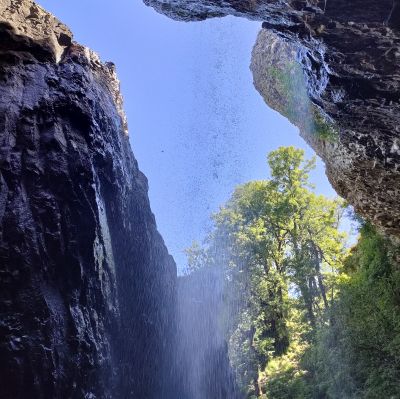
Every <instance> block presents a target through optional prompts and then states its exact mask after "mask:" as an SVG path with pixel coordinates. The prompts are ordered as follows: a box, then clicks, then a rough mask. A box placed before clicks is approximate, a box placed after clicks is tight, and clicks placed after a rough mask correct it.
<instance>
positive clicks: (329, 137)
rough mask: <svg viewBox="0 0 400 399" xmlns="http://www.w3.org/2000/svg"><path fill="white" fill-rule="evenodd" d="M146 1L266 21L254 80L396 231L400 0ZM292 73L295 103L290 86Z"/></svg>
mask: <svg viewBox="0 0 400 399" xmlns="http://www.w3.org/2000/svg"><path fill="white" fill-rule="evenodd" d="M144 1H145V3H146V4H148V5H150V6H152V7H154V8H155V9H156V10H157V11H159V12H161V13H164V14H166V15H167V16H169V17H171V18H174V19H178V20H184V21H189V20H203V19H206V18H210V17H221V16H225V15H235V16H240V17H246V18H249V19H253V20H260V21H264V22H263V27H264V29H265V31H263V32H261V33H260V35H259V37H258V40H257V43H256V46H255V48H254V51H253V61H252V70H253V74H254V81H255V85H256V88H257V89H258V90H259V91H260V93H261V94H262V96H263V97H264V99H265V100H266V102H267V103H268V104H269V105H271V106H272V107H273V108H275V109H277V110H278V111H279V112H282V113H283V114H284V115H285V116H287V117H288V118H289V119H290V120H291V121H292V122H293V123H295V124H297V125H298V126H299V128H300V130H301V132H302V135H303V137H304V138H305V139H306V140H307V141H308V142H309V144H310V145H311V146H312V147H313V148H314V149H315V150H316V152H317V153H318V154H319V155H320V156H321V157H322V159H323V160H324V161H325V164H326V173H327V176H328V178H329V180H330V182H331V183H332V185H333V187H334V188H335V189H336V190H337V192H338V193H339V194H340V195H342V196H343V197H344V198H346V199H347V200H348V201H349V203H351V204H352V205H354V207H355V209H356V210H357V211H358V212H359V213H360V214H361V215H363V216H364V217H366V218H367V219H369V220H371V221H372V222H373V223H374V224H375V225H376V226H378V227H379V228H380V229H381V230H383V231H384V232H385V233H386V234H388V235H390V236H391V237H395V238H398V237H399V236H400V172H399V165H400V112H399V111H400V102H399V100H400V94H399V93H400V91H399V85H400V74H399V68H398V63H399V60H400V47H399V46H400V30H399V29H400V2H399V1H398V0H381V1H376V0H353V1H348V0H270V1H267V0H242V1H234V0H144ZM286 63H288V65H289V66H290V68H288V65H287V64H286ZM296 65H298V66H299V67H297V66H296ZM282 68H283V69H282ZM294 75H295V84H296V85H297V87H300V86H301V88H300V93H298V92H297V91H296V92H295V96H297V97H296V99H297V100H301V103H300V104H297V103H296V104H295V101H294V100H293V96H292V93H290V90H293V89H294V87H293V85H292V83H289V78H288V77H290V76H292V77H293V76H294ZM300 96H301V99H300ZM288 102H289V105H290V106H288V104H287V103H288ZM305 109H307V110H308V111H307V112H308V114H307V116H306V121H304V120H302V118H301V115H303V113H302V112H303V111H304V110H305ZM310 124H311V125H312V126H311V127H310ZM306 125H307V126H306Z"/></svg>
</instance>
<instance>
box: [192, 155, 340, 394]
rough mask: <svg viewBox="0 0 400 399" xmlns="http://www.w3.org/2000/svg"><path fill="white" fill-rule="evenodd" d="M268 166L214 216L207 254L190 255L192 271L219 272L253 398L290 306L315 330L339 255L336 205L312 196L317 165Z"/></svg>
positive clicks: (282, 159)
mask: <svg viewBox="0 0 400 399" xmlns="http://www.w3.org/2000/svg"><path fill="white" fill-rule="evenodd" d="M268 164H269V167H270V170H271V178H270V179H269V180H262V181H253V182H249V183H247V184H244V185H242V186H239V187H238V188H236V190H235V191H234V193H233V195H232V197H231V199H230V200H229V201H228V202H227V203H226V204H225V206H223V207H222V208H221V209H220V211H219V212H218V213H217V214H215V215H214V216H213V220H214V229H213V231H212V232H211V234H210V236H209V237H208V238H207V240H206V244H205V247H204V248H203V249H201V250H200V249H199V248H193V249H192V250H191V251H190V254H191V259H190V262H191V264H192V265H196V267H198V265H199V264H203V266H209V267H210V266H212V267H222V268H224V270H225V274H226V285H227V289H226V299H227V307H226V308H227V317H226V320H227V326H226V329H227V335H228V336H229V339H230V352H231V359H232V361H233V363H234V366H235V368H236V370H237V371H238V379H239V380H240V383H241V385H242V387H243V389H244V391H246V392H247V393H248V395H255V396H256V397H258V396H260V395H261V393H262V392H261V391H262V387H261V385H260V381H259V374H260V372H261V371H262V370H263V369H264V368H265V366H266V365H267V363H268V361H270V360H271V359H272V358H273V357H276V356H280V355H282V354H284V353H285V352H286V351H287V349H288V347H289V345H290V341H291V337H290V328H289V327H288V320H289V318H290V306H289V305H290V303H292V302H293V301H295V302H296V304H297V305H298V307H299V309H300V313H302V314H303V313H304V322H305V323H306V324H307V325H309V326H310V329H311V330H314V329H315V327H316V326H317V324H319V323H321V322H323V318H324V314H325V311H326V310H327V309H328V308H329V307H330V304H331V302H332V301H333V298H334V296H335V292H336V288H335V277H336V276H337V273H338V270H339V269H340V265H341V264H342V260H343V257H344V255H345V247H344V236H343V234H341V233H340V232H339V231H338V226H339V222H340V218H341V215H342V202H341V201H340V200H338V199H335V200H330V199H327V198H325V197H323V196H317V195H316V194H315V193H314V192H313V191H312V186H311V184H310V182H309V172H310V171H311V170H312V169H313V168H314V166H315V159H311V160H305V159H304V152H303V151H302V150H299V149H295V148H294V147H280V148H279V149H277V150H276V151H273V152H271V153H270V154H269V155H268ZM193 254H194V255H195V256H193ZM238 293H239V295H238Z"/></svg>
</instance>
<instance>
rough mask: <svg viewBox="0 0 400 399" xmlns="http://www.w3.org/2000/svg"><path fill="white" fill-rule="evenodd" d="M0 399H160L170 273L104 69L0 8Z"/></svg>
mask: <svg viewBox="0 0 400 399" xmlns="http://www.w3.org/2000/svg"><path fill="white" fill-rule="evenodd" d="M0 92H1V96H0V276H1V278H0V314H1V315H0V359H1V361H0V397H1V398H2V399H6V398H7V399H21V398H24V399H28V398H29V399H35V398H41V399H45V398H46V399H47V398H48V399H57V398H60V399H61V398H62V399H65V398H77V399H82V398H87V399H89V398H90V399H94V398H149V399H151V398H160V392H163V389H167V388H166V381H167V377H166V375H165V373H164V371H165V367H164V366H165V365H166V363H167V361H169V355H170V354H169V350H170V346H171V339H172V338H171V336H170V335H172V331H173V328H172V325H173V317H174V316H173V311H174V301H175V282H176V270H175V265H174V262H173V260H172V258H171V257H170V256H169V255H168V253H167V250H166V248H165V246H164V243H163V240H162V238H161V237H160V235H159V234H158V232H157V230H156V224H155V220H154V216H153V215H152V213H151V211H150V206H149V200H148V197H147V190H148V187H147V181H146V178H145V176H144V175H143V174H142V173H141V172H140V171H139V169H138V165H137V162H136V160H135V158H134V156H133V154H132V151H131V148H130V145H129V139H128V135H127V124H126V121H125V116H124V114H123V111H122V99H121V96H120V93H119V84H118V80H117V78H116V75H115V70H114V66H113V65H112V64H111V63H106V64H103V63H101V62H100V60H99V59H98V57H97V56H96V55H95V54H94V53H93V52H91V51H90V50H88V49H87V48H84V47H82V46H80V45H79V44H77V43H75V42H74V41H73V38H72V34H71V32H70V31H69V29H68V28H67V27H65V26H64V25H63V24H62V23H60V22H59V21H57V19H55V18H54V17H53V16H52V15H50V14H48V13H47V12H45V11H44V10H43V9H42V8H40V7H38V6H37V5H35V4H34V3H33V2H32V1H30V0H0Z"/></svg>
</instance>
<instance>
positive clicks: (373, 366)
mask: <svg viewBox="0 0 400 399" xmlns="http://www.w3.org/2000/svg"><path fill="white" fill-rule="evenodd" d="M397 256H398V252H397V250H396V248H395V247H394V246H393V244H391V243H390V242H389V241H388V240H386V239H384V238H382V237H381V236H380V235H379V234H378V233H377V232H376V231H375V230H374V229H373V228H372V227H371V226H370V225H368V224H365V225H364V226H363V227H362V229H361V235H360V240H359V242H358V244H357V246H356V247H355V248H353V250H352V252H351V254H350V255H349V257H348V258H347V259H346V261H345V267H344V269H345V271H346V272H347V273H349V279H348V280H347V282H343V283H342V284H341V286H340V295H339V296H338V299H337V301H336V303H335V306H334V308H333V309H332V317H333V322H332V323H331V324H330V325H329V326H326V327H325V328H322V329H321V330H320V331H319V332H318V339H317V342H316V345H315V346H314V347H313V348H312V349H311V350H310V351H309V353H307V354H306V356H305V358H304V366H305V367H307V368H308V369H309V370H310V371H311V372H312V374H313V376H314V380H313V385H314V387H315V388H316V389H315V392H314V397H321V398H371V399H375V398H376V399H378V398H398V397H400V387H399V381H400V271H399V269H398V266H397V262H396V257H397Z"/></svg>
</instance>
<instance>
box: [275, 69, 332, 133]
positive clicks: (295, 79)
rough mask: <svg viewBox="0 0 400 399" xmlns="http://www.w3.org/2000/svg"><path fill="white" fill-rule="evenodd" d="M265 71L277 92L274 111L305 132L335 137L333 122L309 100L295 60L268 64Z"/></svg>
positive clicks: (302, 77) (300, 70)
mask: <svg viewBox="0 0 400 399" xmlns="http://www.w3.org/2000/svg"><path fill="white" fill-rule="evenodd" d="M268 75H269V77H270V78H272V80H273V82H274V88H275V90H276V91H277V93H278V95H279V99H277V102H278V111H279V112H280V113H281V114H282V115H283V116H285V117H286V118H288V119H289V120H290V121H291V122H292V123H294V124H295V125H296V126H298V127H299V128H300V129H301V130H302V131H303V132H305V133H306V134H309V135H311V136H315V137H317V138H319V139H321V140H326V141H335V140H336V139H337V137H338V133H337V129H336V128H335V126H334V124H333V123H332V122H330V121H329V120H328V118H327V117H325V116H324V115H323V114H322V112H321V110H320V109H319V108H318V107H317V106H315V105H314V104H313V103H312V101H311V100H310V97H309V95H308V91H307V85H306V80H305V78H304V74H303V70H302V68H301V66H300V65H299V64H298V63H297V62H290V63H288V64H287V65H285V66H284V67H282V68H280V67H275V66H271V67H270V68H269V70H268Z"/></svg>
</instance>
